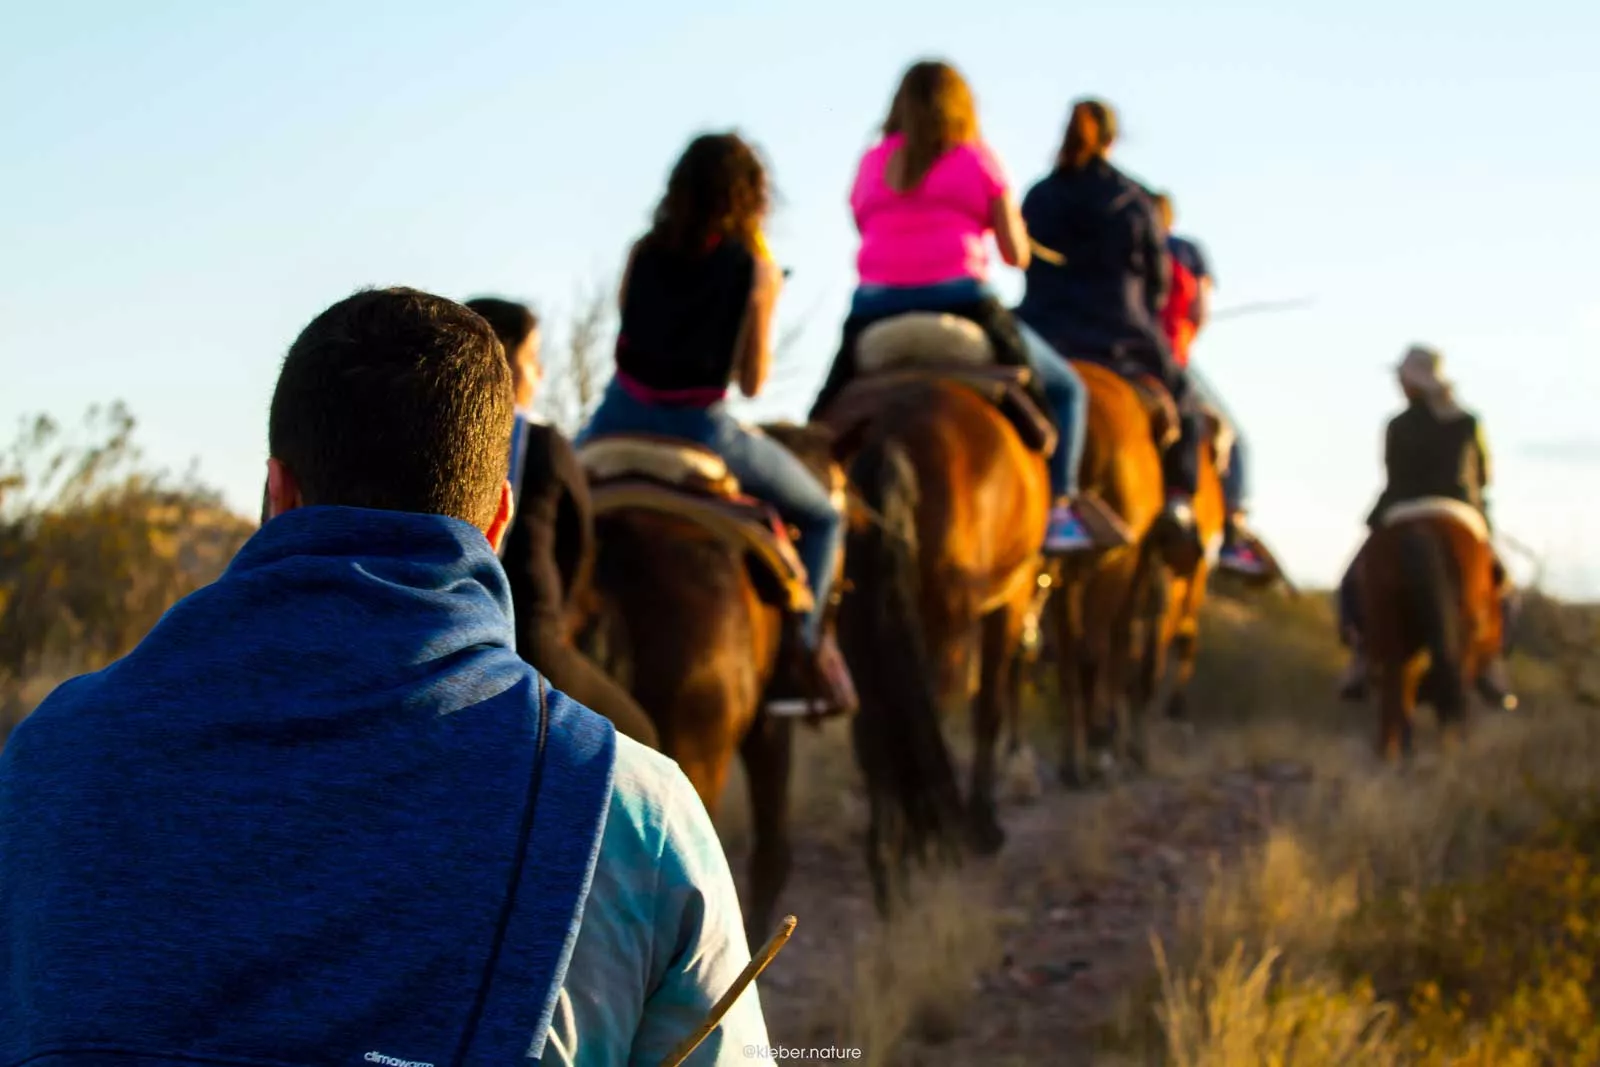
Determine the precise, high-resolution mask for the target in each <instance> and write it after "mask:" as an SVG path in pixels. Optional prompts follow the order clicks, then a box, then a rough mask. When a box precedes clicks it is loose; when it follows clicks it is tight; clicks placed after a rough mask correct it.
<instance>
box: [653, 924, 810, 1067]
mask: <svg viewBox="0 0 1600 1067" xmlns="http://www.w3.org/2000/svg"><path fill="white" fill-rule="evenodd" d="M798 922H799V920H798V919H796V918H795V917H794V916H793V915H786V916H784V919H783V922H782V923H780V924H778V932H777V933H775V934H773V935H772V940H770V941H768V942H767V943H766V944H765V945H764V946H762V949H761V951H760V952H758V953H756V954H755V957H754V958H752V959H751V960H750V962H749V963H747V964H745V968H744V970H742V971H740V972H739V977H738V978H736V979H734V982H733V985H731V986H729V987H728V991H727V992H726V993H724V994H722V999H721V1000H719V1001H717V1002H716V1004H714V1005H712V1008H711V1014H710V1015H707V1016H706V1019H705V1022H703V1023H701V1024H700V1025H699V1026H697V1027H695V1030H694V1033H692V1034H690V1035H689V1036H688V1037H686V1038H684V1039H683V1040H682V1041H680V1042H678V1047H677V1048H675V1049H673V1050H672V1051H671V1052H669V1053H667V1058H666V1059H664V1060H662V1061H661V1067H679V1065H680V1064H681V1063H683V1061H684V1060H686V1059H688V1058H689V1053H691V1052H693V1051H694V1050H695V1049H697V1048H699V1047H700V1042H702V1041H704V1040H705V1039H706V1038H708V1037H710V1036H711V1031H713V1030H715V1029H716V1028H717V1026H718V1024H720V1023H721V1022H722V1017H723V1016H724V1015H727V1014H728V1009H730V1008H732V1007H733V1002H734V1001H736V1000H738V999H739V994H741V993H743V992H744V991H745V987H746V986H748V985H749V984H750V983H751V982H754V981H755V980H756V976H757V975H759V974H760V973H761V972H762V971H764V970H766V969H767V964H769V963H771V962H772V961H773V960H774V959H775V958H777V955H778V953H779V952H781V951H782V950H783V946H784V945H786V944H788V942H789V935H790V934H792V933H794V928H795V924H796V923H798Z"/></svg>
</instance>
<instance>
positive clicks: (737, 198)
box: [645, 132, 771, 253]
mask: <svg viewBox="0 0 1600 1067" xmlns="http://www.w3.org/2000/svg"><path fill="white" fill-rule="evenodd" d="M770 204H771V189H770V188H769V186H768V184H767V169H766V167H765V166H764V165H763V164H762V162H761V157H760V155H759V154H758V153H757V152H756V150H755V149H754V148H753V147H751V146H750V145H749V144H748V143H747V142H746V141H745V140H744V139H743V138H742V137H740V136H739V135H738V134H736V133H731V132H730V133H708V134H702V135H701V136H699V137H696V138H695V139H694V140H693V141H690V142H689V147H688V148H686V149H684V151H683V155H682V156H680V157H679V158H678V162H677V164H676V165H674V166H673V168H672V176H671V177H669V178H668V179H667V192H666V195H665V196H663V197H662V198H661V203H660V204H658V205H657V206H656V213H655V218H654V219H653V220H652V222H651V226H650V232H649V234H647V235H646V237H645V240H646V241H648V242H650V243H652V244H655V245H658V246H660V247H663V248H666V249H670V250H672V251H678V252H689V253H699V252H704V251H705V250H706V249H707V248H708V247H709V246H710V245H711V244H712V243H714V241H715V240H716V239H717V238H728V239H732V240H735V241H738V242H739V243H741V244H743V245H744V246H745V247H746V248H748V249H750V250H751V251H752V252H753V251H755V250H756V247H757V244H758V241H759V234H760V231H761V221H762V219H763V218H764V217H765V216H766V213H767V209H768V207H769V206H770Z"/></svg>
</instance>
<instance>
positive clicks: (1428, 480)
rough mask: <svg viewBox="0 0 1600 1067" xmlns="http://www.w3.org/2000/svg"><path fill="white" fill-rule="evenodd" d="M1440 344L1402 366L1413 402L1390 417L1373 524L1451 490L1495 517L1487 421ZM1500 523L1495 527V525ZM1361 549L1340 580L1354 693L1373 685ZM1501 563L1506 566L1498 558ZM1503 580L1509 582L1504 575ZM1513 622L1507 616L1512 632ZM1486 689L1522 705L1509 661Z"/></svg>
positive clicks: (1505, 602) (1344, 689)
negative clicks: (1463, 402)
mask: <svg viewBox="0 0 1600 1067" xmlns="http://www.w3.org/2000/svg"><path fill="white" fill-rule="evenodd" d="M1441 363H1442V359H1441V357H1440V355H1439V353H1438V352H1436V351H1434V350H1433V349H1431V348H1426V347H1424V346H1422V345H1413V346H1412V347H1411V349H1410V350H1409V351H1407V352H1406V355H1405V358H1404V359H1403V360H1402V361H1401V362H1400V366H1399V367H1398V374H1399V379H1400V389H1401V392H1403V393H1404V394H1405V398H1406V409H1405V410H1404V411H1402V412H1401V413H1400V414H1398V415H1396V416H1395V417H1394V418H1393V419H1390V420H1389V426H1388V429H1387V430H1386V431H1385V434H1384V446H1383V461H1384V469H1385V471H1386V473H1387V480H1386V482H1385V484H1384V487H1383V492H1382V493H1380V494H1379V496H1378V502H1377V503H1376V504H1375V505H1374V506H1373V508H1372V511H1371V513H1369V514H1368V516H1367V527H1368V529H1377V528H1378V526H1379V525H1381V524H1382V522H1383V516H1384V514H1385V513H1386V512H1387V511H1388V510H1389V509H1390V508H1391V507H1393V506H1395V505H1396V504H1402V503H1405V502H1407V501H1411V500H1421V499H1423V498H1426V497H1443V498H1446V499H1450V500H1459V501H1460V502H1461V503H1463V504H1469V505H1471V506H1472V507H1473V508H1475V509H1477V511H1478V512H1479V513H1481V514H1482V515H1483V519H1484V523H1485V525H1486V526H1487V525H1489V506H1488V500H1487V499H1486V497H1485V490H1486V489H1487V487H1488V485H1489V448H1488V445H1487V444H1486V443H1485V440H1484V435H1483V424H1482V423H1480V422H1479V421H1478V418H1477V416H1476V415H1473V414H1472V413H1471V412H1469V411H1466V410H1465V409H1463V408H1462V407H1461V406H1460V405H1459V404H1458V403H1457V402H1456V399H1455V391H1454V389H1453V388H1452V387H1451V385H1450V383H1449V382H1448V381H1446V380H1445V379H1444V377H1443V376H1442V374H1441ZM1491 528H1492V527H1491ZM1360 558H1361V557H1360V554H1359V553H1357V556H1356V560H1355V561H1353V562H1352V563H1351V565H1350V567H1349V569H1348V570H1346V572H1345V574H1344V577H1343V578H1342V579H1341V580H1340V582H1339V593H1338V604H1339V632H1340V637H1341V638H1342V639H1343V641H1344V642H1345V644H1346V645H1348V646H1349V648H1350V651H1351V658H1350V663H1349V664H1348V666H1347V667H1346V669H1345V673H1344V676H1343V677H1342V678H1341V679H1340V682H1339V689H1340V692H1341V694H1342V695H1343V696H1344V697H1346V698H1347V699H1352V700H1354V699H1360V698H1361V697H1363V696H1364V695H1365V692H1366V681H1367V661H1366V656H1365V654H1364V651H1363V648H1362V639H1361V630H1362V622H1363V620H1362V619H1361V614H1360V589H1359V586H1358V581H1357V574H1358V566H1359V562H1360ZM1496 569H1497V571H1498V572H1499V573H1501V574H1503V573H1504V571H1503V568H1500V567H1499V566H1498V564H1497V567H1496ZM1502 584H1503V585H1505V584H1507V583H1504V582H1502ZM1510 606H1511V599H1510V597H1504V598H1503V599H1502V611H1504V612H1507V613H1509V610H1510ZM1510 629H1511V626H1510V619H1509V618H1507V619H1505V627H1504V632H1505V633H1509V632H1510ZM1477 681H1478V688H1479V691H1480V692H1481V693H1482V694H1483V696H1484V698H1485V699H1487V700H1489V701H1490V702H1491V703H1495V704H1499V705H1501V706H1503V707H1510V706H1514V705H1515V703H1516V698H1515V697H1514V696H1512V694H1511V692H1510V685H1509V683H1508V681H1507V679H1506V677H1505V664H1504V662H1503V660H1502V659H1500V658H1498V657H1497V658H1495V659H1494V660H1492V661H1490V663H1489V664H1488V665H1487V666H1486V667H1485V669H1484V672H1483V675H1482V676H1481V677H1480V678H1479V679H1478V680H1477Z"/></svg>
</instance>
